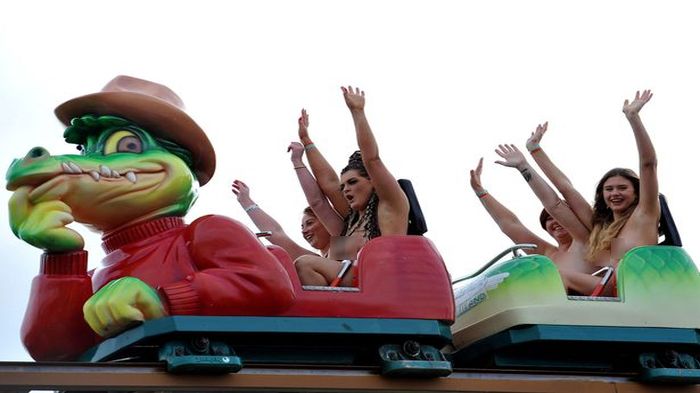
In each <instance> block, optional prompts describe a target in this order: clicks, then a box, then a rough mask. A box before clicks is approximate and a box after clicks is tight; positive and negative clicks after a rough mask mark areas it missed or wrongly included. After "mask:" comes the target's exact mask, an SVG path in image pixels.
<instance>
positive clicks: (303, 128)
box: [297, 108, 310, 143]
mask: <svg viewBox="0 0 700 393" xmlns="http://www.w3.org/2000/svg"><path fill="white" fill-rule="evenodd" d="M297 123H298V124H299V140H300V141H302V142H304V143H308V142H307V140H308V141H310V139H309V114H308V113H306V109H303V108H302V110H301V116H299V119H298V120H297Z"/></svg>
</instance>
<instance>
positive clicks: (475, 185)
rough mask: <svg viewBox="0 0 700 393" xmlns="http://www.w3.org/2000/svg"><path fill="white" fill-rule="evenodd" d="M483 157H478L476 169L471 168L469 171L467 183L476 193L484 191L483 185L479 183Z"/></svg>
mask: <svg viewBox="0 0 700 393" xmlns="http://www.w3.org/2000/svg"><path fill="white" fill-rule="evenodd" d="M483 164H484V158H483V157H481V158H479V164H478V165H477V166H476V169H471V170H470V171H469V184H470V185H471V186H472V190H474V192H476V193H481V192H484V187H483V186H482V185H481V170H482V168H483Z"/></svg>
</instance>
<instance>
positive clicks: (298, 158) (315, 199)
mask: <svg viewBox="0 0 700 393" xmlns="http://www.w3.org/2000/svg"><path fill="white" fill-rule="evenodd" d="M287 151H288V152H292V154H291V156H290V158H291V160H292V166H293V167H294V172H296V174H297V178H298V179H299V184H300V185H301V189H302V190H303V191H304V196H306V201H307V202H308V203H309V206H311V209H312V210H313V211H314V214H316V217H318V219H319V221H321V224H322V225H323V226H324V227H325V228H326V230H327V231H328V233H330V234H331V236H339V235H340V233H341V232H342V231H343V227H344V223H343V218H342V217H340V216H339V215H338V212H336V211H335V210H334V209H333V207H331V204H330V203H329V202H328V199H326V195H324V193H323V191H321V188H319V186H318V183H316V179H314V177H313V175H312V174H311V172H309V170H308V169H307V168H306V166H305V165H304V162H303V161H302V156H303V155H304V146H302V145H301V143H299V142H292V143H290V144H289V147H288V148H287Z"/></svg>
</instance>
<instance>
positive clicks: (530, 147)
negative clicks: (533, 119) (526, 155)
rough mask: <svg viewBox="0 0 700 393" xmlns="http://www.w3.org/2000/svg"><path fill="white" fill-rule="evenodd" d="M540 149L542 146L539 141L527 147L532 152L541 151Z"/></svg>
mask: <svg viewBox="0 0 700 393" xmlns="http://www.w3.org/2000/svg"><path fill="white" fill-rule="evenodd" d="M540 150H542V148H541V147H540V144H539V143H538V144H536V145H534V146H528V147H527V151H529V152H530V154H533V153H537V152H538V151H540Z"/></svg>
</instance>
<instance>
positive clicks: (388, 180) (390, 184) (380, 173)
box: [341, 86, 409, 217]
mask: <svg viewBox="0 0 700 393" xmlns="http://www.w3.org/2000/svg"><path fill="white" fill-rule="evenodd" d="M341 89H342V90H343V97H344V98H345V103H346V104H347V106H348V109H350V114H351V115H352V119H353V122H354V123H355V135H356V137H357V145H358V147H359V148H360V151H361V152H362V162H363V163H364V164H365V169H367V173H368V174H369V176H370V178H371V179H372V185H373V186H374V191H375V192H376V193H377V196H378V197H379V201H380V203H381V204H382V205H383V206H384V208H383V209H386V210H384V212H386V213H388V214H389V215H391V216H393V217H401V216H405V217H408V210H409V206H408V199H407V198H406V194H404V192H403V190H402V189H401V186H399V183H398V182H397V181H396V179H395V178H394V176H393V175H392V174H391V172H389V170H388V169H387V167H386V166H385V165H384V162H382V160H381V158H379V148H378V147H377V141H376V140H375V139H374V134H372V129H371V128H370V127H369V122H368V121H367V116H366V115H365V92H364V91H361V90H360V89H358V88H355V89H354V90H353V88H352V86H348V87H347V88H345V87H341Z"/></svg>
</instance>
